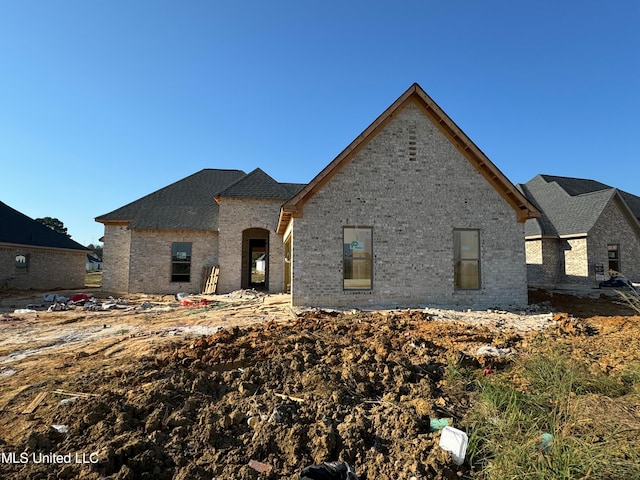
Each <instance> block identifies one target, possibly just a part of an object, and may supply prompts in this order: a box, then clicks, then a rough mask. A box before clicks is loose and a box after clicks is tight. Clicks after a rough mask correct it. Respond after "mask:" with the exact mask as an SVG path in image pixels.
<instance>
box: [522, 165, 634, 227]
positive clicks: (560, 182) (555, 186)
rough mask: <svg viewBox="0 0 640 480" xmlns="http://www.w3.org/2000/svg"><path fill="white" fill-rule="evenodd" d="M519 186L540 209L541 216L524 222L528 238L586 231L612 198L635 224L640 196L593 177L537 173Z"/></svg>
mask: <svg viewBox="0 0 640 480" xmlns="http://www.w3.org/2000/svg"><path fill="white" fill-rule="evenodd" d="M522 188H523V191H524V192H525V194H526V195H527V197H528V198H529V199H530V200H531V201H532V202H533V203H535V205H536V206H538V208H539V209H540V211H541V212H542V217H541V218H539V219H536V220H535V221H528V222H527V223H526V224H525V235H526V236H528V237H531V236H561V237H562V236H571V235H585V234H588V232H589V231H590V230H591V228H593V226H594V225H595V223H596V222H597V221H598V219H599V218H600V216H601V215H602V213H603V212H604V209H605V208H606V207H607V205H609V203H610V202H611V201H612V200H615V201H617V202H618V203H619V205H620V206H621V208H622V209H623V211H625V212H627V213H628V216H629V218H631V219H634V218H635V222H634V223H635V225H634V228H637V227H638V219H639V218H640V197H637V196H635V195H632V194H630V193H627V192H623V191H620V190H617V189H616V188H614V187H611V186H609V185H606V184H604V183H601V182H598V181H596V180H589V179H582V178H571V177H558V176H553V175H537V176H536V177H534V178H532V179H531V180H529V181H528V182H527V183H526V184H524V185H523V186H522ZM632 221H633V220H632Z"/></svg>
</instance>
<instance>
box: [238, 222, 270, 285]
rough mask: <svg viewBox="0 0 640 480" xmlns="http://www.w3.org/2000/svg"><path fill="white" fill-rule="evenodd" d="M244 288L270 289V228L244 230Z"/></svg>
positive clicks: (242, 278)
mask: <svg viewBox="0 0 640 480" xmlns="http://www.w3.org/2000/svg"><path fill="white" fill-rule="evenodd" d="M241 284H242V288H254V289H256V290H265V291H267V290H269V230H265V229H264V228H248V229H246V230H244V231H243V232H242V276H241Z"/></svg>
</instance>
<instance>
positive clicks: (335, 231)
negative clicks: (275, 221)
mask: <svg viewBox="0 0 640 480" xmlns="http://www.w3.org/2000/svg"><path fill="white" fill-rule="evenodd" d="M343 226H369V227H373V253H374V260H373V272H374V273H373V289H372V290H371V291H370V292H366V293H359V294H353V293H346V292H344V291H343V288H342V287H343V282H342V276H343V272H342V268H343V267H342V252H343V245H342V243H343V239H342V227H343ZM457 228H472V229H479V230H480V242H481V282H482V288H481V289H480V290H476V291H456V290H454V287H453V266H454V265H453V231H454V229H457ZM292 255H293V279H292V302H293V304H294V305H319V306H340V307H350V306H364V305H401V306H405V305H406V306H411V305H425V304H437V305H459V306H468V307H485V306H487V307H488V306H499V305H508V304H515V305H522V304H526V302H527V285H526V271H525V252H524V224H519V223H517V221H516V213H515V212H514V210H513V208H512V207H511V206H510V205H508V204H507V202H506V201H505V200H504V199H503V198H502V197H501V196H500V195H499V194H498V192H496V190H495V189H494V188H493V187H492V186H491V185H490V184H489V183H488V182H487V181H486V180H485V179H484V178H483V177H482V176H481V175H480V174H479V173H478V172H477V170H475V169H474V167H473V166H472V165H471V164H470V163H469V161H468V160H467V159H466V158H464V157H463V156H462V154H461V153H460V152H459V151H458V150H457V149H456V148H455V147H454V146H453V145H451V143H450V142H449V141H448V140H447V138H446V137H445V136H444V135H443V134H442V133H441V132H440V130H438V129H437V128H436V127H435V126H434V125H433V124H432V123H431V122H430V121H429V120H428V119H427V117H426V116H425V115H424V114H423V112H422V110H420V108H419V107H417V106H416V105H415V104H413V103H411V104H409V105H408V106H407V107H406V108H404V109H403V110H402V111H400V112H399V113H398V114H397V115H396V117H395V118H394V119H393V120H391V121H390V123H388V124H387V125H386V126H385V127H384V128H383V129H382V130H381V131H380V132H379V133H378V134H377V135H376V137H375V138H373V139H372V140H371V141H370V142H369V143H368V144H367V145H365V146H364V147H362V149H360V150H359V151H358V152H357V153H356V154H355V156H354V157H353V158H352V159H351V160H350V161H349V162H348V163H347V164H346V165H344V166H343V167H342V168H341V169H340V170H339V171H338V172H337V173H336V174H335V175H334V176H333V177H332V178H331V179H330V180H329V181H328V183H326V184H325V185H324V186H322V188H320V190H319V191H318V192H316V193H315V194H314V195H313V196H312V197H311V198H310V199H309V200H308V201H307V203H306V204H305V205H304V211H303V216H302V217H300V218H294V219H293V236H292Z"/></svg>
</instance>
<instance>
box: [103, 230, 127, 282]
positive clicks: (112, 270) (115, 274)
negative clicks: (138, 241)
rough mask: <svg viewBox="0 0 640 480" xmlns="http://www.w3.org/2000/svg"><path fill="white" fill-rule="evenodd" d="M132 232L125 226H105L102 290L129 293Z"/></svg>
mask: <svg viewBox="0 0 640 480" xmlns="http://www.w3.org/2000/svg"><path fill="white" fill-rule="evenodd" d="M130 258H131V230H129V229H127V227H126V226H124V225H105V227H104V247H103V250H102V261H103V264H102V289H103V290H104V291H106V292H114V293H125V292H128V291H129V261H130Z"/></svg>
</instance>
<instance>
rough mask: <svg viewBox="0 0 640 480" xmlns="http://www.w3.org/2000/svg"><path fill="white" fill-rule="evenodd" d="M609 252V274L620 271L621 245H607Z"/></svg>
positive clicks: (615, 273)
mask: <svg viewBox="0 0 640 480" xmlns="http://www.w3.org/2000/svg"><path fill="white" fill-rule="evenodd" d="M607 250H608V253H609V275H617V274H618V273H620V245H607Z"/></svg>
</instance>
